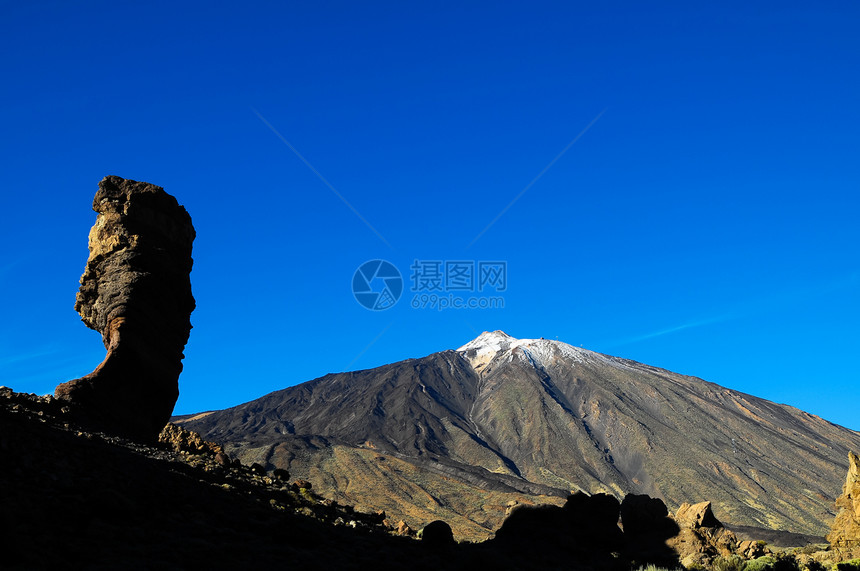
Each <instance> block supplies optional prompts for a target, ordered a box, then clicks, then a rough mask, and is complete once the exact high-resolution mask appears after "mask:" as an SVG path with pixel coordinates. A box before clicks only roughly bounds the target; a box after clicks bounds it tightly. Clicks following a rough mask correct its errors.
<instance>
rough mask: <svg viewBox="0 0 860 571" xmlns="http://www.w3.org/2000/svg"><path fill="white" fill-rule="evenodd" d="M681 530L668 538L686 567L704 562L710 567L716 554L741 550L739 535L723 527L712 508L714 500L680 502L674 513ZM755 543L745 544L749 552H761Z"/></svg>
mask: <svg viewBox="0 0 860 571" xmlns="http://www.w3.org/2000/svg"><path fill="white" fill-rule="evenodd" d="M675 521H676V522H677V524H678V527H679V531H678V534H677V535H676V536H675V537H672V538H671V539H670V540H669V541H668V545H669V546H670V547H672V549H674V550H675V552H676V553H678V557H679V558H680V559H681V563H682V564H683V565H684V566H685V567H690V566H691V565H694V564H695V565H702V566H705V567H708V566H710V565H711V563H712V562H713V561H714V560H715V559H716V558H717V557H732V556H734V555H735V554H738V553H741V552H742V550H741V546H740V542H739V541H738V538H737V536H736V535H735V534H734V532H732V531H731V530H729V529H726V528H725V527H723V524H722V523H720V520H718V519H717V517H716V516H715V515H714V512H713V511H712V510H711V502H699V503H697V504H688V503H684V504H681V507H679V508H678V511H677V512H675ZM757 545H758V544H755V543H754V542H750V545H746V546H744V547H745V548H746V549H747V550H748V551H749V553H751V554H755V553H758V550H757V549H756V548H755V547H753V546H757Z"/></svg>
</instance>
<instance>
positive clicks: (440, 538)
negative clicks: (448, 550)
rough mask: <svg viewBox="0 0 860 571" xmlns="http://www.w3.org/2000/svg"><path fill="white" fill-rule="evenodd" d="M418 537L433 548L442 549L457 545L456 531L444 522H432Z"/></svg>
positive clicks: (438, 520)
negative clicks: (455, 539)
mask: <svg viewBox="0 0 860 571" xmlns="http://www.w3.org/2000/svg"><path fill="white" fill-rule="evenodd" d="M418 537H419V538H420V539H421V542H422V543H423V544H425V545H429V546H432V547H442V546H447V545H455V544H456V542H455V541H454V531H453V530H452V529H451V526H450V525H448V524H447V523H445V522H444V521H442V520H440V519H437V520H436V521H431V522H430V523H428V524H427V525H425V526H424V528H423V529H421V530H420V531H419V532H418Z"/></svg>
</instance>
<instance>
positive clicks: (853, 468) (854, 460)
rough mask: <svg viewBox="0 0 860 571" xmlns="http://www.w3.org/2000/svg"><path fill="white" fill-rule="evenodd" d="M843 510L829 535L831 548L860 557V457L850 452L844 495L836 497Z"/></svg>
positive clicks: (841, 553)
mask: <svg viewBox="0 0 860 571" xmlns="http://www.w3.org/2000/svg"><path fill="white" fill-rule="evenodd" d="M836 507H837V508H839V509H840V510H841V511H840V512H839V514H837V516H836V519H835V520H834V522H833V527H832V528H831V530H830V533H829V534H828V535H827V541H829V542H830V545H831V548H832V549H833V550H834V551H838V552H839V553H840V555H842V556H844V557H852V558H853V557H860V457H858V456H857V454H855V453H854V452H849V453H848V475H847V476H846V478H845V484H843V486H842V495H841V496H839V497H838V498H837V499H836Z"/></svg>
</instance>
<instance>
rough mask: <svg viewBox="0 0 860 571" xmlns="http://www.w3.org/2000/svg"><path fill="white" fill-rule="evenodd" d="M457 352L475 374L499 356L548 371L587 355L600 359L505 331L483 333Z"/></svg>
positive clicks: (552, 342)
mask: <svg viewBox="0 0 860 571" xmlns="http://www.w3.org/2000/svg"><path fill="white" fill-rule="evenodd" d="M517 349H519V351H517ZM457 351H459V352H461V353H466V354H465V355H464V356H465V357H466V359H468V361H469V363H471V365H472V368H474V369H475V370H476V371H477V370H479V369H482V368H484V367H485V366H486V365H487V364H488V363H490V362H491V361H493V360H494V359H495V358H496V357H497V356H499V355H500V354H507V356H508V360H513V358H514V357H515V356H516V357H519V358H525V359H526V360H528V361H529V362H530V363H531V364H532V365H533V366H535V367H537V368H545V367H547V366H548V365H550V364H551V363H553V362H554V361H556V360H557V359H559V358H561V359H564V360H567V361H569V362H571V363H573V362H576V363H582V362H583V361H584V357H585V356H586V355H589V356H592V355H594V356H597V353H593V352H592V351H588V350H586V349H581V348H579V347H574V346H572V345H568V344H567V343H562V342H561V341H551V340H549V339H543V338H541V339H517V338H515V337H511V336H510V335H508V334H507V333H505V332H504V331H484V332H483V333H481V334H480V335H479V336H478V337H476V338H475V339H473V340H472V341H469V342H468V343H466V344H465V345H463V346H462V347H460V348H459V349H457ZM472 351H474V354H473V353H472Z"/></svg>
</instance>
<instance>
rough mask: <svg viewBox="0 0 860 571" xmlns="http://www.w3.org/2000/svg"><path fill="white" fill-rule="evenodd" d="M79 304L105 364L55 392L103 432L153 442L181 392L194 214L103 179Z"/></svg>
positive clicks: (151, 190)
mask: <svg viewBox="0 0 860 571" xmlns="http://www.w3.org/2000/svg"><path fill="white" fill-rule="evenodd" d="M93 210H95V211H96V212H97V213H98V217H97V218H96V222H95V225H94V226H93V227H92V230H90V236H89V250H90V254H89V259H88V260H87V265H86V269H85V271H84V274H83V276H82V277H81V287H80V290H79V291H78V294H77V300H76V303H75V310H77V312H78V313H79V314H80V315H81V319H82V320H83V322H84V323H85V324H86V325H87V327H90V328H91V329H94V330H96V331H98V332H99V333H101V335H102V341H103V343H104V346H105V348H106V349H107V356H106V357H105V359H104V361H103V362H102V363H101V364H100V365H99V366H98V367H96V369H95V370H94V371H93V372H92V373H90V374H89V375H87V376H85V377H82V378H80V379H75V380H72V381H68V382H66V383H63V384H61V385H59V386H58V387H57V388H56V390H55V394H56V396H57V397H58V398H62V399H66V400H67V401H69V402H70V403H71V404H72V406H73V408H75V410H77V411H79V412H80V413H83V414H84V415H86V416H87V417H88V418H90V419H92V420H94V421H96V422H98V423H99V424H101V425H102V426H103V427H104V428H105V429H107V430H110V431H113V432H115V433H118V434H121V435H124V436H128V437H131V438H135V439H139V440H146V441H154V440H156V439H157V438H158V435H159V433H160V432H161V429H162V428H163V427H164V425H165V424H166V423H167V421H168V420H169V419H170V415H171V413H172V412H173V406H174V405H175V404H176V399H177V398H178V396H179V374H180V373H181V372H182V359H183V357H184V355H183V350H184V348H185V344H186V342H187V341H188V335H189V332H190V330H191V322H190V316H191V312H192V311H193V310H194V305H195V303H194V298H193V297H192V295H191V279H190V273H191V266H192V259H191V247H192V243H193V241H194V238H195V232H194V227H193V226H192V224H191V217H190V216H189V215H188V212H186V211H185V208H183V207H182V206H180V205H179V203H178V202H177V201H176V199H175V198H174V197H172V196H171V195H169V194H167V193H166V192H165V191H164V189H162V188H161V187H158V186H155V185H152V184H149V183H145V182H137V181H133V180H126V179H122V178H120V177H117V176H108V177H105V178H104V179H103V180H102V181H101V182H100V183H99V190H98V192H97V193H96V196H95V198H94V200H93Z"/></svg>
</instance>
